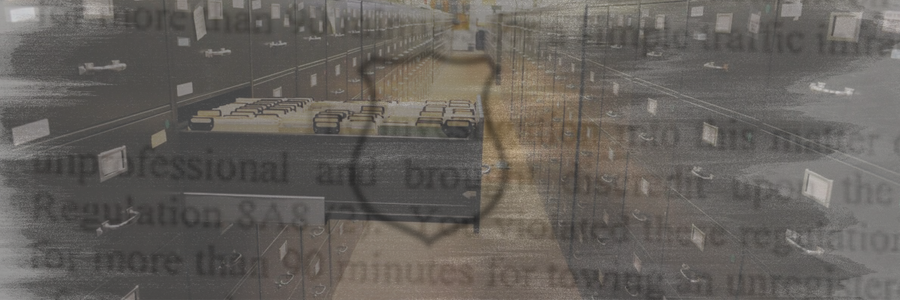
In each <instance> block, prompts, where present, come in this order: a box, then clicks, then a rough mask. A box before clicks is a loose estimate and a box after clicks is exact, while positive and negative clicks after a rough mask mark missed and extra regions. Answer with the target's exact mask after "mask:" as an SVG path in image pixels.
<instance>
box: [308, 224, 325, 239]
mask: <svg viewBox="0 0 900 300" xmlns="http://www.w3.org/2000/svg"><path fill="white" fill-rule="evenodd" d="M323 233H325V227H322V226H319V232H315V231H313V232H310V234H312V237H317V236H320V235H322V234H323Z"/></svg>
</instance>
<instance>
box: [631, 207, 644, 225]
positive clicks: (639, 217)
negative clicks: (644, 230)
mask: <svg viewBox="0 0 900 300" xmlns="http://www.w3.org/2000/svg"><path fill="white" fill-rule="evenodd" d="M631 216H632V217H634V218H635V219H636V220H638V221H641V222H646V221H647V215H645V214H644V213H642V212H641V210H640V209H637V208H635V209H634V210H633V211H631Z"/></svg>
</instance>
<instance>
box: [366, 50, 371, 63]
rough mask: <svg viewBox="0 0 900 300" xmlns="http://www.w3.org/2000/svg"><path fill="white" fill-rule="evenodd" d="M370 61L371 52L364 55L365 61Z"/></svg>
mask: <svg viewBox="0 0 900 300" xmlns="http://www.w3.org/2000/svg"><path fill="white" fill-rule="evenodd" d="M370 60H372V52H369V53H366V61H370Z"/></svg>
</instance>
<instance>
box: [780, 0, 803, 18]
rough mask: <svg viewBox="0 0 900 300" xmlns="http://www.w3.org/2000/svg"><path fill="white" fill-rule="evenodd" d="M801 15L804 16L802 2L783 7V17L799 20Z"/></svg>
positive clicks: (783, 5)
mask: <svg viewBox="0 0 900 300" xmlns="http://www.w3.org/2000/svg"><path fill="white" fill-rule="evenodd" d="M801 15H803V3H801V2H800V1H796V2H794V3H785V4H782V5H781V17H783V18H799V17H800V16H801Z"/></svg>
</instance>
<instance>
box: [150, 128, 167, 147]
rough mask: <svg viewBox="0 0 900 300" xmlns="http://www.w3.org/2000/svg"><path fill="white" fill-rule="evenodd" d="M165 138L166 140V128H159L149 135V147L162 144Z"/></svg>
mask: <svg viewBox="0 0 900 300" xmlns="http://www.w3.org/2000/svg"><path fill="white" fill-rule="evenodd" d="M166 140H167V139H166V130H165V129H163V130H160V131H159V132H157V133H154V134H153V135H151V136H150V147H151V148H156V147H158V146H159V145H162V144H164V143H165V142H166Z"/></svg>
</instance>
